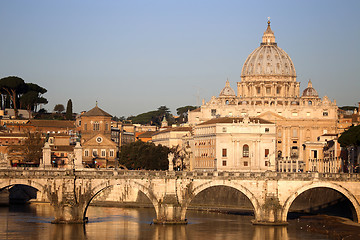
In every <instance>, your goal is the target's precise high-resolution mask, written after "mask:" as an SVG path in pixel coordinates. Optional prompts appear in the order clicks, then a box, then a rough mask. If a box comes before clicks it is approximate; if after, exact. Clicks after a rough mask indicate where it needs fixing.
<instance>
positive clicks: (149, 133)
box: [137, 131, 157, 138]
mask: <svg viewBox="0 0 360 240" xmlns="http://www.w3.org/2000/svg"><path fill="white" fill-rule="evenodd" d="M155 133H157V132H154V131H147V132H143V133H141V134H139V135H138V136H137V138H151V137H152V136H153V135H155Z"/></svg>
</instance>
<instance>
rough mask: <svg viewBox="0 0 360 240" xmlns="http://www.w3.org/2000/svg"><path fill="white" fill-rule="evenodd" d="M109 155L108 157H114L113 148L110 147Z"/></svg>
mask: <svg viewBox="0 0 360 240" xmlns="http://www.w3.org/2000/svg"><path fill="white" fill-rule="evenodd" d="M109 155H110V157H114V150H112V149H111V150H110V154H109Z"/></svg>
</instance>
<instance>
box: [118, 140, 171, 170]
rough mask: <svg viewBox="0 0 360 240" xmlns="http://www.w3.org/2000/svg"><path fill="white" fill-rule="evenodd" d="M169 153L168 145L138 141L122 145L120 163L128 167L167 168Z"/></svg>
mask: <svg viewBox="0 0 360 240" xmlns="http://www.w3.org/2000/svg"><path fill="white" fill-rule="evenodd" d="M169 153H170V149H169V148H168V147H165V146H162V145H157V146H156V145H155V144H154V143H149V142H148V143H145V142H142V141H136V142H133V143H129V144H126V145H124V146H122V147H121V151H120V154H119V164H120V165H124V166H125V167H127V168H128V169H143V170H167V169H168V168H169V161H168V154H169Z"/></svg>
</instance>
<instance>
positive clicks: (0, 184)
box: [0, 178, 49, 201]
mask: <svg viewBox="0 0 360 240" xmlns="http://www.w3.org/2000/svg"><path fill="white" fill-rule="evenodd" d="M15 185H24V186H28V187H32V188H34V189H36V190H37V196H36V199H40V201H48V200H49V195H48V194H49V193H48V191H46V186H44V185H43V184H42V183H39V182H37V181H36V180H29V179H15V178H14V179H10V180H3V181H0V191H2V190H3V189H5V188H8V187H13V186H15ZM39 194H40V195H39Z"/></svg>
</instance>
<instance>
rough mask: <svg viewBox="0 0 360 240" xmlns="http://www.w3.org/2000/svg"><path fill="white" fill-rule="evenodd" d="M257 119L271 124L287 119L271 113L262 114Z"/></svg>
mask: <svg viewBox="0 0 360 240" xmlns="http://www.w3.org/2000/svg"><path fill="white" fill-rule="evenodd" d="M257 117H259V118H262V119H265V120H268V121H270V122H274V121H276V120H285V119H286V118H285V117H283V116H281V115H279V114H277V113H274V112H271V111H267V112H264V113H262V114H260V115H259V116H257Z"/></svg>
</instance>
